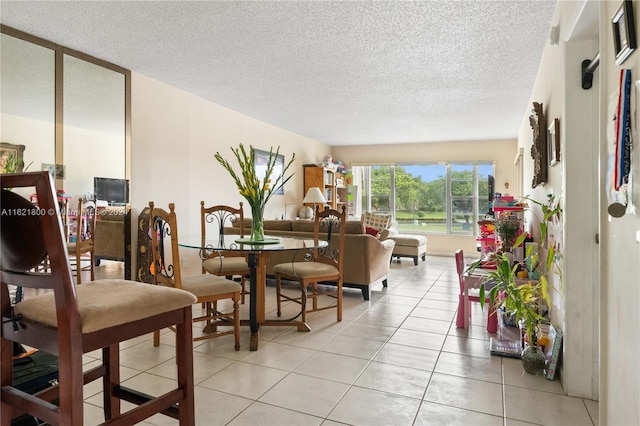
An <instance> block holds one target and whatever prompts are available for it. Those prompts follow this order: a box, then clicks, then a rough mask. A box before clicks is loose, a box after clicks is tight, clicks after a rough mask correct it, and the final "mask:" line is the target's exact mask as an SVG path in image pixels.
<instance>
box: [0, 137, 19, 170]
mask: <svg viewBox="0 0 640 426" xmlns="http://www.w3.org/2000/svg"><path fill="white" fill-rule="evenodd" d="M24 149H25V146H24V145H14V144H12V143H7V142H0V173H20V172H23V171H24Z"/></svg>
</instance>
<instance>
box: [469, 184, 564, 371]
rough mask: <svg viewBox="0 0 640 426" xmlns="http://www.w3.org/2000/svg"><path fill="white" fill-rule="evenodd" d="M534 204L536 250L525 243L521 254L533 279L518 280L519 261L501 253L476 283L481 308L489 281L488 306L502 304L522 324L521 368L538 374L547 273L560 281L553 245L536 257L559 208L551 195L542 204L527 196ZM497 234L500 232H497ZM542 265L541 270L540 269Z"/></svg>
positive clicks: (518, 240)
mask: <svg viewBox="0 0 640 426" xmlns="http://www.w3.org/2000/svg"><path fill="white" fill-rule="evenodd" d="M527 200H529V201H531V202H532V203H534V204H537V205H538V206H540V207H541V210H542V213H543V218H542V220H540V223H539V225H538V226H539V230H540V239H539V242H538V246H539V247H538V249H536V247H535V246H533V245H529V246H527V250H526V253H525V256H524V261H523V262H522V263H523V264H524V265H527V267H528V269H529V273H532V272H534V273H535V275H536V276H538V275H539V278H538V279H537V280H531V279H518V278H517V271H518V270H519V269H520V268H521V264H518V263H515V264H512V263H511V261H510V258H509V256H507V255H505V254H504V252H503V254H502V255H500V256H498V257H497V260H496V269H495V270H491V271H489V272H488V274H487V275H486V278H485V279H484V281H483V283H482V284H481V286H480V295H479V296H480V303H481V305H482V306H483V307H484V301H485V297H486V291H485V284H486V283H489V282H492V284H493V285H494V286H493V288H491V290H490V292H489V300H490V303H491V304H492V306H496V307H498V305H502V304H504V308H505V312H508V313H511V314H513V315H514V316H515V320H516V323H520V324H522V325H523V328H524V330H525V333H526V336H527V341H528V346H527V347H526V348H525V349H524V350H523V353H522V362H523V367H524V368H525V371H527V372H529V373H534V374H542V373H543V370H544V366H545V358H544V354H543V353H542V351H541V349H540V348H539V345H538V337H539V335H538V333H539V329H540V324H541V323H542V322H545V321H547V319H546V318H544V317H543V316H542V315H541V314H540V312H541V308H542V306H543V303H546V306H547V307H550V306H551V300H550V297H549V282H548V279H547V274H548V273H549V272H550V271H552V269H553V271H554V273H556V274H557V275H558V276H559V278H560V281H562V270H561V268H560V265H558V263H557V258H556V252H555V248H554V247H547V248H546V259H545V261H544V262H543V261H542V259H540V254H539V253H540V252H541V250H540V248H541V246H542V245H543V243H544V242H546V240H547V234H548V224H549V223H550V222H551V221H552V220H554V219H559V218H560V216H561V214H562V209H561V208H560V205H559V203H558V202H557V201H556V199H555V197H554V196H552V195H549V196H548V199H547V202H546V203H541V202H539V201H536V200H532V199H530V198H527ZM496 232H498V231H497V225H496ZM498 235H500V234H498ZM526 237H527V235H526V234H521V235H520V236H518V237H517V238H516V239H515V241H514V242H513V246H520V245H521V244H522V243H523V242H524V240H525V239H526ZM479 266H480V261H477V262H474V263H473V264H471V265H470V266H469V268H468V270H473V269H476V268H478V267H479ZM543 267H544V270H541V269H542V268H543Z"/></svg>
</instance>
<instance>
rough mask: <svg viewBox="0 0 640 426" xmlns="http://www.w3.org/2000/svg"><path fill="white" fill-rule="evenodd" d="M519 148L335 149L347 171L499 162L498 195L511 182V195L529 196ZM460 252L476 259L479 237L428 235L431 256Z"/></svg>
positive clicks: (511, 144) (500, 144) (485, 144)
mask: <svg viewBox="0 0 640 426" xmlns="http://www.w3.org/2000/svg"><path fill="white" fill-rule="evenodd" d="M516 148H517V145H516V141H515V140H497V141H467V142H438V143H418V144H394V145H373V146H346V147H334V148H333V159H334V160H340V161H343V162H344V163H345V164H346V165H347V167H350V166H351V163H370V164H384V163H388V162H398V163H402V162H415V161H417V162H420V161H422V162H434V161H460V162H464V161H489V162H491V161H495V177H496V191H498V192H503V193H504V192H505V190H504V183H505V182H509V193H510V194H512V195H526V194H520V193H519V190H518V188H517V185H516V182H517V180H518V175H517V169H516V167H515V165H514V160H515V157H516V152H517V149H516ZM460 248H461V249H463V250H464V252H465V254H468V255H469V256H474V255H475V253H476V240H475V237H474V236H462V235H437V234H429V235H428V246H427V252H428V253H431V254H440V255H451V256H453V253H455V251H456V250H457V249H460Z"/></svg>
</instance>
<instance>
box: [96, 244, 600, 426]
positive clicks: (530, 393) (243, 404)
mask: <svg viewBox="0 0 640 426" xmlns="http://www.w3.org/2000/svg"><path fill="white" fill-rule="evenodd" d="M118 268H121V264H119V263H105V264H104V265H103V266H100V267H98V268H97V275H98V277H108V276H110V275H113V274H114V273H115V274H119V273H120V271H119V270H118ZM456 280H457V277H456V274H455V265H454V260H453V256H451V257H450V258H449V257H438V256H428V257H427V261H426V262H422V261H421V262H420V263H419V265H418V266H414V265H413V261H412V260H402V262H401V263H395V262H394V263H392V264H391V272H390V274H389V279H388V282H389V287H388V288H386V289H385V288H383V287H382V284H381V283H377V284H375V285H373V287H372V295H371V300H370V301H364V300H363V298H362V294H361V293H360V291H356V290H345V292H344V311H343V320H342V322H340V323H338V322H336V319H335V310H327V311H322V312H316V313H312V314H310V315H309V320H308V322H309V324H310V326H311V328H312V331H311V332H309V333H300V332H296V331H295V329H294V328H292V327H263V329H262V331H261V336H260V338H261V341H260V348H259V350H258V351H257V352H250V351H249V350H248V347H249V333H248V330H246V329H243V331H242V340H241V344H242V349H241V350H240V351H238V352H236V351H234V350H233V343H232V340H233V338H232V337H231V336H226V337H222V338H219V339H213V340H209V341H204V342H196V343H195V344H194V364H195V371H194V375H195V383H196V388H195V397H196V423H197V424H198V425H234V426H235V425H338V424H349V425H427V424H430V425H444V424H448V425H458V424H459V425H481V424H482V425H524V424H538V425H552V424H553V425H594V424H597V423H598V402H596V401H590V400H584V399H580V398H572V397H568V396H565V395H564V393H563V389H562V385H561V383H560V381H559V380H557V379H556V380H555V381H549V380H546V379H544V378H543V377H539V376H532V375H529V374H527V373H525V372H524V371H523V369H522V366H521V364H520V361H519V360H516V359H510V358H501V357H496V356H490V355H489V351H488V339H489V337H491V335H489V334H487V332H486V329H485V327H484V324H485V323H486V317H485V315H486V314H485V313H483V312H482V311H481V310H480V308H479V306H476V305H477V304H473V305H474V307H473V311H472V319H471V324H472V325H471V327H470V329H469V330H468V331H465V330H460V329H457V328H456V326H455V313H456V309H457V292H458V289H457V282H456ZM267 297H268V302H267V304H268V305H267V306H268V312H269V314H268V315H270V316H275V290H274V288H273V287H269V288H268V296H267ZM247 308H248V304H247V305H244V306H243V307H242V309H241V310H242V312H243V316H246V309H247ZM291 308H293V307H292V306H291ZM194 309H197V310H199V309H200V307H194ZM197 333H199V331H198V330H196V329H194V334H197ZM172 337H173V334H172V333H171V332H169V331H165V332H164V333H163V334H162V339H161V345H160V347H158V348H154V347H153V345H152V342H151V336H150V335H149V336H145V337H142V338H138V339H133V340H130V341H127V342H125V343H124V344H123V345H122V346H121V362H122V364H123V367H122V377H123V378H126V382H125V383H128V384H130V385H132V386H134V387H136V388H138V389H141V390H143V391H146V392H148V393H151V394H159V393H161V392H163V391H164V390H165V389H167V388H169V387H170V386H172V384H173V380H175V376H176V372H175V361H174V348H173V346H172V345H173V341H172ZM92 355H93V356H92ZM96 355H97V354H93V353H92V354H88V355H86V356H85V358H84V359H85V363H86V364H87V365H89V364H92V363H95V362H96V358H95V356H96ZM84 392H85V418H86V424H96V423H100V422H101V421H103V417H102V410H101V408H100V407H101V405H102V402H101V395H100V389H99V386H98V385H97V384H96V383H93V384H89V385H87V386H85V389H84ZM125 406H126V404H125ZM145 424H152V425H167V424H177V422H176V421H174V420H173V419H170V418H167V417H165V416H160V415H158V416H154V417H152V418H150V419H148V420H147V422H146V423H145Z"/></svg>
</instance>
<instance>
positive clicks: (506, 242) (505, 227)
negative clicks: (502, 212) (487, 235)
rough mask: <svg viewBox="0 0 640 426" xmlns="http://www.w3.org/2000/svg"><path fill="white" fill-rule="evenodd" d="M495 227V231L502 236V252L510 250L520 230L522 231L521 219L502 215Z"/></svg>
mask: <svg viewBox="0 0 640 426" xmlns="http://www.w3.org/2000/svg"><path fill="white" fill-rule="evenodd" d="M495 227H496V229H495V232H496V233H497V234H498V236H499V237H500V252H501V253H506V252H510V251H511V250H512V247H513V246H514V241H515V240H516V237H517V236H518V232H520V220H519V219H515V218H511V217H500V218H498V220H496V222H495Z"/></svg>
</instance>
